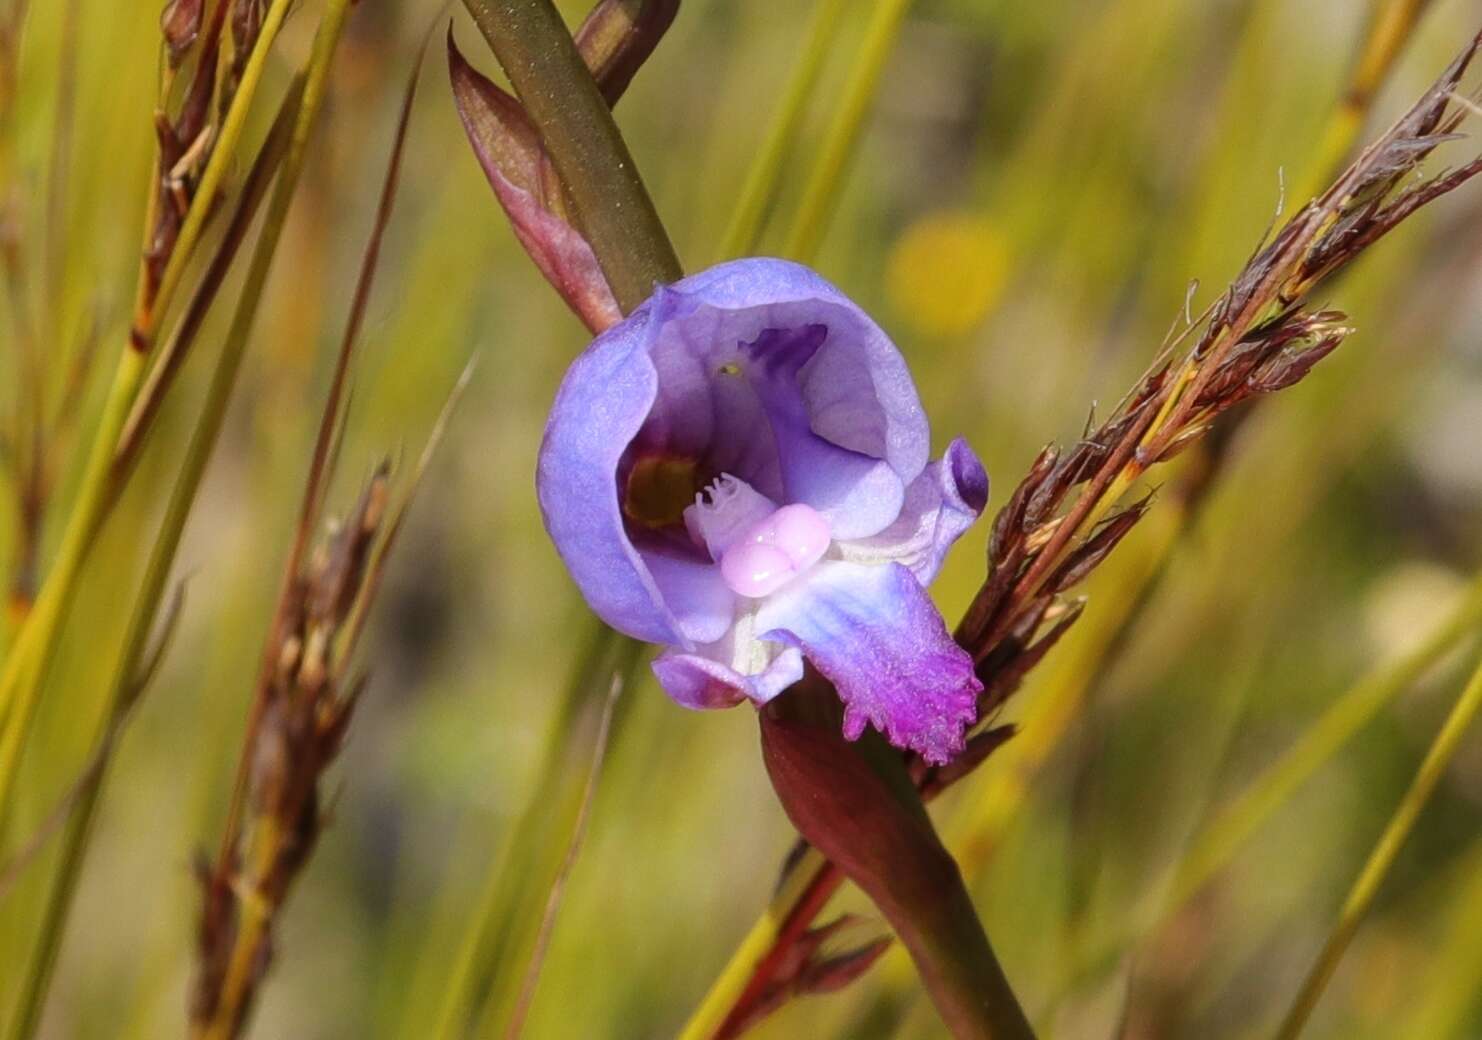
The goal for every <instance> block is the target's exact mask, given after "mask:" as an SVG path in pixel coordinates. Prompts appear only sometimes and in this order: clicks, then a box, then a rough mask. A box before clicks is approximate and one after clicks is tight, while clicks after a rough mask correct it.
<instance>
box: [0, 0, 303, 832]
mask: <svg viewBox="0 0 1482 1040" xmlns="http://www.w3.org/2000/svg"><path fill="white" fill-rule="evenodd" d="M290 3H291V0H272V3H271V5H270V6H269V7H268V9H267V13H266V15H265V16H264V19H263V26H262V31H261V34H260V35H259V36H258V39H257V42H256V45H255V47H254V48H253V51H252V54H251V56H250V57H249V58H248V61H247V63H246V66H245V68H244V70H243V74H242V80H241V83H240V85H239V87H238V89H237V92H236V94H235V95H234V96H233V98H232V101H231V105H230V107H229V108H228V110H227V114H226V117H225V118H224V119H223V121H222V125H221V131H220V133H219V135H218V138H217V143H216V146H215V148H214V149H213V151H212V153H211V157H210V159H209V160H208V161H207V164H206V167H205V169H204V170H203V171H202V174H201V180H200V184H199V186H198V188H197V190H196V193H195V196H194V197H193V199H192V201H191V205H190V208H189V210H188V211H187V213H186V216H185V220H184V223H183V224H182V226H181V229H180V233H179V236H178V238H177V239H176V242H175V245H174V248H173V249H172V251H171V254H170V258H169V261H168V262H167V263H166V265H165V269H164V272H163V274H162V275H161V278H160V282H159V287H158V289H157V290H156V291H155V292H153V293H152V294H151V293H149V292H147V291H146V289H145V286H146V285H147V282H148V274H147V273H146V271H145V268H144V265H141V270H140V275H139V282H140V293H139V299H138V304H137V306H136V310H135V315H134V319H133V324H132V326H131V328H130V332H129V341H128V343H127V344H126V345H125V346H124V349H123V352H122V353H121V355H120V356H119V360H118V365H117V368H116V369H115V371H114V374H113V380H112V383H111V385H110V387H109V390H108V395H107V400H106V402H105V404H104V406H103V411H102V415H101V418H100V419H99V421H98V427H97V430H96V432H95V433H94V437H93V444H92V448H91V449H90V450H89V453H88V458H87V463H86V467H85V469H84V471H83V477H82V481H81V485H80V487H79V490H78V492H77V498H76V501H75V502H74V503H73V506H72V508H71V512H70V513H69V515H68V519H67V523H66V526H65V529H64V531H63V534H62V539H61V543H60V547H59V548H58V551H57V557H56V561H55V563H54V564H53V566H52V568H51V570H50V571H49V572H48V574H47V576H46V578H45V580H44V581H43V583H42V585H41V590H40V592H39V594H38V596H37V599H36V602H35V605H34V606H33V608H32V610H31V611H30V613H29V614H28V615H27V616H26V619H25V621H24V622H23V624H22V626H21V628H20V631H19V634H18V635H17V637H16V640H15V643H14V644H13V645H12V646H11V648H10V652H9V654H8V656H7V657H6V659H5V664H4V668H3V671H0V833H3V830H4V825H5V821H6V818H7V817H8V815H9V808H10V804H11V799H12V796H13V794H14V785H15V779H16V775H17V771H18V769H19V764H20V756H21V752H22V749H23V747H24V744H25V741H26V738H27V736H28V734H29V732H30V723H31V719H32V716H33V715H34V712H35V708H36V702H37V699H38V697H39V696H40V690H41V685H42V683H43V682H44V681H45V677H46V672H47V669H48V668H49V667H50V663H51V659H52V656H53V654H54V653H55V651H56V645H57V641H58V639H59V637H60V634H61V627H62V622H63V620H64V619H65V615H66V612H67V609H68V607H69V605H70V604H71V601H72V597H73V595H74V594H75V593H76V591H77V588H78V584H79V578H80V576H81V573H82V568H83V564H84V562H85V561H86V559H87V555H88V552H89V550H90V549H91V548H92V545H93V542H94V540H95V539H96V537H97V534H98V531H99V530H100V529H101V528H102V525H103V521H104V519H105V517H106V515H107V511H108V509H109V507H110V506H111V504H112V502H113V501H114V500H115V499H116V497H117V494H118V491H119V490H120V489H119V488H118V487H117V486H116V485H115V484H114V482H113V481H112V480H111V479H110V474H111V473H112V472H113V465H112V463H113V458H114V450H115V447H116V445H117V443H118V437H119V434H120V433H121V431H122V430H123V427H124V423H125V422H126V421H127V419H128V415H129V410H130V408H131V407H132V405H133V401H134V395H135V392H136V391H137V390H138V388H139V384H140V381H141V380H142V379H143V377H144V373H145V371H146V369H147V367H148V361H149V348H150V345H151V344H152V343H153V340H154V336H155V334H156V333H157V331H158V330H159V327H160V324H161V322H162V321H163V319H164V316H165V313H166V312H167V311H168V310H169V306H170V303H171V300H172V298H173V296H174V293H175V290H176V289H177V288H178V286H179V284H180V281H181V278H182V277H183V275H184V272H185V267H186V264H187V263H188V261H189V260H190V258H191V256H192V254H193V253H194V251H195V246H196V245H197V243H198V241H199V239H200V235H201V232H202V230H203V229H204V227H205V223H206V219H207V217H208V215H209V214H210V212H211V210H212V208H213V206H214V203H215V199H216V195H217V192H218V190H219V189H220V187H221V184H222V180H223V178H224V177H225V176H226V173H227V170H228V169H230V167H231V166H232V164H233V162H234V161H235V159H236V150H237V145H238V143H239V141H240V139H241V135H242V131H243V129H244V127H245V126H246V121H247V115H248V112H249V110H250V108H251V106H252V101H253V98H254V96H255V95H256V92H257V88H258V86H259V84H260V82H261V79H262V73H263V70H264V68H265V67H266V64H267V56H268V52H269V51H270V50H271V49H272V44H273V40H274V38H275V37H276V36H277V32H278V29H279V28H280V27H281V25H282V23H283V18H284V16H285V15H286V14H287V12H288V8H289V6H290ZM155 180H156V179H155V178H153V177H152V178H151V180H150V192H149V194H150V197H151V198H153V197H154V196H155V195H157V190H156V184H155ZM151 209H152V206H151ZM152 226H153V222H152V220H151V221H150V224H149V225H148V227H152ZM148 227H147V228H146V236H148V234H149V231H148Z"/></svg>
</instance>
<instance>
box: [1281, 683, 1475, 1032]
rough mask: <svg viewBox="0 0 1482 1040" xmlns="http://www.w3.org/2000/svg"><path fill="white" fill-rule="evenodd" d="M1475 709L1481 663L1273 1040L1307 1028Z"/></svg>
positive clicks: (1467, 726) (1372, 855) (1445, 723)
mask: <svg viewBox="0 0 1482 1040" xmlns="http://www.w3.org/2000/svg"><path fill="white" fill-rule="evenodd" d="M1479 710H1482V662H1479V663H1478V665H1477V668H1476V670H1475V671H1474V672H1473V673H1472V677H1471V679H1469V680H1468V681H1467V684H1466V687H1465V688H1464V689H1463V690H1462V693H1461V696H1460V697H1459V698H1458V699H1457V701H1456V703H1455V704H1454V705H1452V708H1451V711H1450V713H1449V714H1448V715H1447V716H1446V721H1445V722H1444V723H1442V725H1441V729H1440V732H1438V733H1437V734H1436V737H1435V740H1433V741H1432V742H1431V746H1430V748H1429V750H1427V751H1426V754H1425V758H1424V760H1423V761H1422V762H1421V763H1420V768H1419V769H1418V770H1416V773H1415V777H1414V779H1413V780H1412V781H1411V783H1410V787H1409V789H1408V790H1407V791H1406V792H1405V795H1404V797H1403V798H1402V799H1401V800H1400V804H1399V805H1398V806H1397V807H1396V809H1395V812H1394V815H1393V816H1391V817H1390V820H1389V823H1388V824H1387V825H1386V826H1385V828H1384V833H1383V834H1381V835H1380V837H1379V841H1378V843H1377V844H1375V846H1374V848H1373V850H1372V851H1371V852H1370V853H1369V858H1368V860H1367V861H1365V863H1364V867H1363V869H1362V870H1361V871H1360V872H1359V875H1358V878H1357V879H1356V880H1355V881H1354V883H1353V887H1352V888H1351V889H1349V892H1348V898H1347V899H1345V900H1344V902H1343V909H1342V910H1341V911H1340V912H1339V915H1338V920H1337V922H1336V923H1335V924H1334V926H1333V930H1332V932H1331V933H1330V934H1329V936H1328V939H1327V942H1326V943H1325V944H1324V946H1323V949H1322V952H1321V953H1319V954H1318V957H1317V960H1316V962H1315V963H1314V964H1313V965H1312V968H1311V970H1310V971H1309V972H1308V974H1307V977H1306V979H1305V980H1304V982H1303V983H1302V988H1301V989H1300V990H1299V991H1298V992H1297V997H1296V999H1295V1000H1294V1001H1293V1003H1292V1006H1291V1009H1290V1010H1289V1011H1288V1012H1287V1014H1286V1018H1285V1019H1284V1020H1283V1021H1282V1024H1281V1027H1280V1029H1278V1030H1277V1033H1276V1036H1277V1040H1295V1038H1296V1037H1297V1036H1299V1035H1300V1034H1301V1032H1302V1029H1303V1027H1304V1026H1306V1024H1307V1020H1308V1019H1309V1018H1310V1017H1311V1015H1312V1012H1313V1010H1314V1009H1315V1008H1316V1007H1317V1002H1318V1001H1319V1000H1320V999H1321V998H1322V994H1323V991H1324V990H1325V989H1326V988H1327V984H1328V982H1329V981H1330V980H1331V979H1332V977H1333V973H1334V972H1336V971H1337V970H1338V962H1339V961H1341V960H1342V959H1343V954H1344V953H1345V952H1346V951H1347V950H1348V944H1349V943H1350V942H1351V941H1352V940H1353V936H1354V933H1355V932H1357V931H1358V928H1359V925H1360V924H1362V923H1363V920H1364V918H1365V917H1366V916H1367V915H1368V912H1369V908H1370V907H1371V906H1373V904H1374V898H1375V897H1376V896H1377V895H1378V894H1379V889H1380V887H1381V886H1382V885H1383V884H1384V880H1385V878H1387V877H1388V876H1389V871H1390V868H1391V867H1393V866H1394V863H1395V860H1396V859H1397V858H1398V857H1399V854H1400V850H1401V849H1402V848H1404V846H1405V842H1406V840H1407V839H1408V838H1409V837H1410V832H1411V831H1412V830H1414V828H1415V822H1416V821H1417V820H1418V819H1419V818H1420V814H1421V812H1422V811H1423V810H1424V809H1425V806H1426V804H1427V803H1428V802H1429V801H1430V798H1431V795H1432V794H1434V793H1435V790H1436V786H1437V785H1438V784H1439V783H1440V782H1441V778H1442V777H1443V776H1445V774H1446V770H1447V768H1448V767H1449V766H1450V765H1451V760H1452V758H1453V757H1455V755H1456V752H1457V749H1458V748H1459V747H1460V746H1461V742H1462V738H1463V737H1465V736H1466V734H1467V731H1468V730H1469V729H1470V728H1471V725H1472V723H1473V722H1474V721H1476V718H1477V713H1478V711H1479Z"/></svg>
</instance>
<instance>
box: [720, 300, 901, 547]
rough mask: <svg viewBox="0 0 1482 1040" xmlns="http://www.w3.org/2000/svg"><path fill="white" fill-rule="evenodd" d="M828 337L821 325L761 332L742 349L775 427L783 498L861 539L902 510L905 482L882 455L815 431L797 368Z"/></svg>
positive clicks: (748, 371)
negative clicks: (863, 451) (852, 447)
mask: <svg viewBox="0 0 1482 1040" xmlns="http://www.w3.org/2000/svg"><path fill="white" fill-rule="evenodd" d="M829 336H830V331H829V328H828V326H826V325H820V324H810V325H804V326H800V327H796V328H788V329H765V330H763V331H762V333H761V335H759V336H757V338H756V339H754V340H752V341H751V342H750V343H745V344H743V345H742V347H741V352H742V354H743V356H744V357H745V360H746V364H745V374H746V377H747V380H748V381H749V382H750V383H751V386H752V388H753V389H755V390H756V393H757V396H758V397H759V398H760V399H761V402H762V407H763V408H764V409H765V410H766V413H767V418H768V419H769V420H770V421H771V424H772V434H773V437H774V438H775V439H776V442H777V454H778V459H779V461H780V463H781V466H782V484H783V487H784V489H785V491H786V498H787V500H788V501H790V502H802V503H804V504H806V505H809V506H812V507H813V508H814V509H816V510H818V512H820V513H822V514H823V516H824V517H825V518H826V519H827V520H828V522H829V526H830V527H831V528H832V530H833V532H834V537H836V538H864V537H868V536H869V535H872V534H875V533H877V532H879V531H880V530H882V529H884V528H885V527H886V526H888V525H889V524H890V523H891V522H892V521H893V520H895V518H896V517H897V516H899V515H900V509H901V503H902V502H903V500H904V496H905V486H904V485H903V484H902V482H901V478H900V476H899V475H898V474H897V473H896V471H895V470H894V469H893V468H892V467H891V465H890V463H889V462H887V461H885V460H884V459H881V458H875V457H872V456H869V455H864V454H861V453H860V452H857V451H851V450H849V449H848V448H843V447H840V446H839V445H837V444H834V443H832V442H831V441H828V440H826V439H824V438H823V437H820V436H819V435H818V434H817V433H815V432H814V430H813V427H812V424H811V417H810V416H809V414H808V405H807V402H806V401H805V400H804V399H803V393H802V386H801V383H800V379H799V373H800V372H801V371H802V369H803V367H804V366H805V365H806V364H808V362H809V361H811V360H812V359H813V358H814V356H815V355H816V354H817V353H818V350H819V348H820V347H821V346H822V345H823V344H824V342H825V341H826V340H827V339H828V338H829Z"/></svg>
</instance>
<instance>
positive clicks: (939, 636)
mask: <svg viewBox="0 0 1482 1040" xmlns="http://www.w3.org/2000/svg"><path fill="white" fill-rule="evenodd" d="M756 629H757V631H758V632H759V633H760V638H762V639H770V640H777V641H779V642H783V643H787V644H788V645H791V646H796V647H799V648H800V649H801V650H802V651H803V653H804V655H805V656H806V657H807V658H808V660H809V661H811V662H812V663H813V666H814V667H815V668H817V669H818V670H819V671H820V672H822V673H823V674H824V675H825V676H826V677H827V678H828V679H829V680H830V681H831V682H833V684H834V688H835V689H836V690H837V691H838V693H839V698H840V699H841V700H842V701H843V702H844V735H845V736H846V737H848V738H849V739H850V740H854V739H856V738H857V737H858V736H859V735H860V734H861V733H863V732H864V727H865V725H866V724H867V723H868V724H872V725H874V726H875V728H876V729H878V730H880V731H881V732H882V733H884V734H885V736H886V738H887V739H888V740H889V741H890V742H891V743H892V744H894V745H895V746H896V747H900V748H909V749H911V750H913V751H916V752H918V753H919V754H920V755H921V757H922V758H924V759H926V760H927V761H928V762H933V763H938V764H940V763H943V762H946V761H948V760H949V759H951V758H952V756H953V755H955V754H957V753H958V752H959V751H961V750H962V747H963V739H964V738H963V735H964V732H965V731H966V729H967V727H968V726H970V725H971V724H972V723H973V721H974V720H975V719H976V718H977V697H978V694H979V693H980V692H982V689H983V684H982V683H980V682H979V681H978V679H977V676H976V675H974V674H973V662H972V658H971V657H970V656H969V655H968V654H967V652H966V651H964V650H963V649H962V648H961V647H959V646H958V645H957V644H956V643H954V642H953V641H952V637H951V636H950V635H948V633H947V628H946V625H944V624H943V623H942V616H941V614H939V613H938V612H937V609H936V607H935V606H934V605H933V604H932V602H931V600H930V599H929V598H928V597H927V595H926V590H925V589H923V588H922V587H921V583H920V582H919V581H917V580H916V578H915V576H914V575H912V573H911V572H910V571H909V570H907V569H906V568H905V567H903V566H901V565H900V564H896V563H891V564H885V565H883V566H878V567H871V566H868V565H865V564H859V563H844V562H837V561H826V562H824V563H820V564H819V565H818V566H817V567H815V568H814V569H813V570H811V571H810V572H809V573H808V574H806V575H805V576H803V577H802V578H801V579H800V580H798V581H797V582H795V583H794V584H792V585H790V586H788V587H787V588H785V589H783V590H782V591H780V592H778V593H777V594H775V595H774V596H772V597H771V598H770V599H768V600H767V601H765V602H764V603H763V604H762V607H761V609H760V610H759V611H758V612H757V617H756Z"/></svg>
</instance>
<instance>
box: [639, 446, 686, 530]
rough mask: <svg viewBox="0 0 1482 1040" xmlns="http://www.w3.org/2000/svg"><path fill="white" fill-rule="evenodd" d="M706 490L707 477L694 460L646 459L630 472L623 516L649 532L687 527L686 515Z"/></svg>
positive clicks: (667, 457) (640, 460)
mask: <svg viewBox="0 0 1482 1040" xmlns="http://www.w3.org/2000/svg"><path fill="white" fill-rule="evenodd" d="M704 486H705V474H704V473H703V472H702V471H701V469H700V465H699V463H697V462H695V460H694V459H684V458H679V457H678V456H675V455H645V456H643V457H641V458H639V459H638V460H637V461H635V462H634V463H633V468H632V469H631V470H630V471H629V472H628V486H627V487H626V488H625V489H624V490H623V513H624V515H626V516H627V517H628V519H629V520H632V521H633V522H634V523H637V524H641V525H643V526H644V527H648V528H660V527H671V526H673V525H675V524H683V523H684V511H685V509H686V508H687V507H689V506H690V505H693V504H694V501H695V496H696V495H697V494H699V493H700V490H701V489H702V488H703V487H704Z"/></svg>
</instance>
